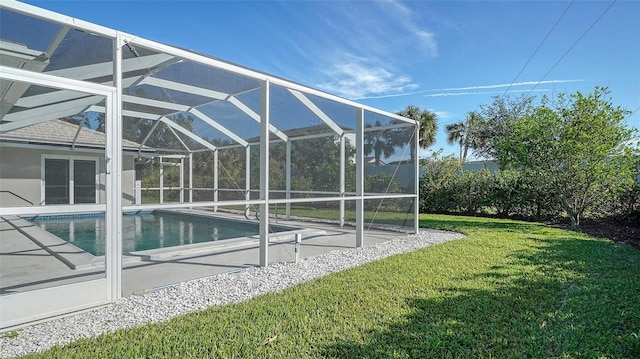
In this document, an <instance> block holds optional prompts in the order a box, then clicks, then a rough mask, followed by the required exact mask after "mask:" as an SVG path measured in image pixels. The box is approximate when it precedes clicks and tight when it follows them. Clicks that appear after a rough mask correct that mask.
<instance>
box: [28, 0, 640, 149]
mask: <svg viewBox="0 0 640 359" xmlns="http://www.w3.org/2000/svg"><path fill="white" fill-rule="evenodd" d="M25 2H27V3H30V4H33V5H36V6H39V7H42V8H45V9H49V10H52V11H56V12H59V13H62V14H65V15H69V16H73V17H77V18H80V19H83V20H86V21H90V22H93V23H97V24H100V25H104V26H106V27H110V28H114V29H118V30H122V31H125V32H128V33H131V34H133V35H137V36H141V37H145V38H148V39H151V40H156V41H159V42H163V43H167V44H171V45H175V46H179V47H183V48H188V49H192V50H195V51H198V52H202V53H206V54H208V55H211V56H215V57H218V58H221V59H224V60H228V61H231V62H234V63H237V64H240V65H243V66H247V67H251V68H254V69H257V70H260V71H264V72H267V73H271V74H273V75H276V76H280V77H284V78H287V79H289V80H292V81H294V82H298V83H302V84H305V85H308V86H311V87H314V88H318V89H321V90H325V91H327V92H330V93H333V94H337V95H340V96H343V97H345V98H348V99H352V100H356V101H358V102H361V103H363V104H366V105H370V106H374V107H377V108H380V109H383V110H386V111H389V112H397V111H400V110H402V109H403V108H405V107H406V106H407V105H415V106H418V107H420V108H423V109H429V110H431V111H434V112H436V113H437V114H438V117H439V132H438V135H437V142H436V144H435V145H434V146H433V147H432V148H431V149H433V150H437V149H440V148H442V149H444V152H445V153H453V154H457V153H458V149H457V146H449V145H447V143H446V134H445V132H444V126H445V125H446V124H449V123H452V122H456V121H459V120H462V119H463V118H464V117H465V115H466V114H467V113H468V112H469V111H473V110H478V109H479V107H480V105H482V104H490V103H491V102H492V96H496V95H503V94H505V93H507V94H508V95H510V96H514V97H517V96H519V95H521V94H526V93H529V94H533V95H536V96H538V97H540V96H542V95H547V96H550V97H552V96H554V94H556V93H558V92H569V93H572V92H576V91H581V92H583V93H589V92H591V91H592V90H593V89H594V87H595V86H596V85H599V86H607V87H609V89H610V90H611V97H612V99H613V102H614V104H615V105H620V106H621V107H623V108H626V109H627V110H629V111H635V112H634V113H633V114H632V115H631V116H629V117H628V119H627V123H628V125H629V126H632V127H636V128H640V110H639V109H638V108H639V107H640V2H639V1H621V0H619V1H615V2H614V1H574V2H571V1H531V2H527V1H512V2H502V1H500V2H498V1H393V0H390V1H357V2H347V1H233V2H226V1H158V0H154V1H143V0H129V1H25ZM554 25H555V28H554ZM552 29H553V31H551V30H552ZM545 37H546V40H545ZM543 40H544V42H543ZM541 44H542V45H541ZM540 45H541V46H540ZM536 49H537V52H536ZM534 52H535V56H533V57H532V55H534ZM525 65H526V66H525ZM507 90H508V92H507Z"/></svg>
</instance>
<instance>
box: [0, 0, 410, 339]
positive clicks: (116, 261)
mask: <svg viewBox="0 0 640 359" xmlns="http://www.w3.org/2000/svg"><path fill="white" fill-rule="evenodd" d="M0 9H1V10H7V11H11V12H15V13H19V14H22V15H25V16H28V17H33V18H38V19H42V20H45V21H47V22H52V23H55V24H59V25H61V26H62V27H64V28H65V29H66V31H68V30H69V29H77V30H81V31H84V32H87V33H92V34H97V35H99V36H102V37H104V38H108V39H111V40H112V42H113V57H112V59H113V64H112V65H113V80H112V85H105V84H99V83H95V82H91V81H85V80H77V79H69V78H65V77H61V76H55V75H53V74H47V73H46V72H45V73H37V72H33V71H28V70H19V69H14V68H11V67H8V66H4V64H2V63H0V79H4V80H7V81H19V82H23V83H28V84H36V85H41V86H49V87H53V88H60V89H66V90H73V91H78V92H82V93H90V94H93V95H97V96H102V97H104V98H105V99H106V101H105V105H104V107H102V106H99V105H97V104H93V105H92V106H90V107H89V109H91V110H92V111H97V112H101V111H102V112H103V113H104V114H105V119H106V129H107V130H106V131H105V135H106V146H105V156H106V159H107V163H106V178H107V182H106V187H105V191H106V193H107V197H106V204H104V205H103V204H95V205H83V206H72V205H70V206H50V205H47V206H33V207H0V216H12V215H25V214H27V215H34V214H49V213H58V212H65V213H79V212H83V211H87V210H91V211H100V212H105V217H106V221H107V228H108V229H109V230H108V233H107V236H106V239H107V240H106V253H108V255H107V256H106V261H107V262H106V270H105V274H106V278H105V280H101V281H100V282H99V283H98V282H91V283H90V286H91V287H90V289H87V290H89V291H91V292H93V297H96V296H97V297H99V298H100V300H95V299H91V300H87V301H86V303H84V304H82V305H76V306H73V307H68V308H62V309H60V308H57V309H56V308H53V309H45V310H43V311H40V312H39V313H30V314H28V315H23V316H22V317H15V318H14V317H11V319H9V320H5V318H8V317H5V315H7V314H5V308H6V310H7V311H10V310H12V309H15V308H16V306H19V303H20V301H10V302H9V301H8V300H9V298H10V296H0V307H2V308H3V314H2V316H0V330H4V329H6V328H11V327H15V326H18V325H21V324H24V323H28V322H33V321H37V320H42V319H46V318H50V317H53V316H56V315H60V314H64V313H67V312H70V311H75V310H79V309H86V308H90V307H94V306H98V305H103V304H106V303H111V302H115V301H116V300H118V299H119V298H120V297H121V281H122V279H121V274H122V259H121V254H122V213H123V212H124V211H130V210H145V209H157V208H199V207H214V208H217V207H218V206H220V205H225V206H229V205H243V206H259V212H260V255H259V264H260V265H261V266H266V265H268V263H269V253H268V249H269V246H268V244H269V217H270V216H269V214H270V209H269V207H270V205H274V204H284V205H285V206H286V208H287V216H288V215H289V213H290V207H291V204H295V203H302V202H329V201H333V202H339V203H340V212H341V218H340V225H343V224H344V207H345V201H354V202H355V209H356V220H355V222H356V238H355V245H356V246H358V247H360V246H363V245H364V244H365V238H364V237H365V229H364V227H365V226H364V222H365V220H364V212H365V209H364V203H365V201H366V200H375V199H409V200H413V208H412V210H413V223H412V229H413V231H414V232H417V231H418V188H419V186H418V173H419V171H418V161H417V159H416V160H415V161H414V163H413V164H412V165H413V173H414V177H413V179H412V180H413V184H414V188H413V191H412V192H411V193H384V194H376V193H366V191H365V152H364V141H365V133H366V132H367V131H368V130H371V129H369V128H367V125H366V123H365V117H366V116H367V114H372V115H375V116H381V117H384V118H387V119H389V120H391V121H395V124H393V125H385V126H381V127H379V128H375V129H374V130H383V129H386V128H402V127H408V128H412V129H413V134H414V137H413V140H412V141H411V143H410V144H409V146H414V148H413V149H412V150H413V151H414V153H415V154H416V156H417V154H418V149H419V145H418V143H419V141H418V138H417V136H418V123H416V122H415V121H413V120H410V119H407V118H404V117H401V116H398V115H396V114H392V113H388V112H385V111H382V110H379V109H376V108H373V107H370V106H365V105H363V104H360V103H357V102H354V101H351V100H346V99H343V98H340V97H339V96H335V95H332V94H328V93H325V92H323V91H320V90H316V89H313V88H309V87H306V86H303V85H300V84H297V83H294V82H291V81H288V80H285V79H282V78H279V77H275V76H271V75H268V74H265V73H262V72H259V71H255V70H251V69H248V68H245V67H241V66H237V65H235V64H231V63H228V62H225V61H222V60H219V59H215V58H212V57H209V56H205V55H202V54H198V53H194V52H191V51H187V50H183V49H179V48H175V47H172V46H169V45H165V44H161V43H158V42H155V41H151V40H147V39H144V38H140V37H137V36H134V35H131V34H127V33H124V32H120V31H117V30H113V29H109V28H106V27H103V26H99V25H96V24H92V23H89V22H86V21H83V20H79V19H75V18H71V17H68V16H65V15H61V14H58V13H55V12H51V11H48V10H44V9H41V8H38V7H35V6H32V5H28V4H24V3H20V2H17V1H13V0H7V1H3V2H2V3H1V4H0ZM65 34H66V32H65ZM58 36H64V34H63V31H61V32H60V34H59V35H58ZM137 47H139V48H144V49H148V50H150V51H154V52H157V53H158V54H159V55H167V57H169V58H171V61H188V62H190V63H194V64H200V65H203V66H207V67H211V68H215V69H218V70H221V71H226V72H228V73H231V74H234V75H239V76H242V77H245V78H248V79H253V80H256V81H257V82H258V83H259V84H260V89H259V93H260V113H257V112H255V111H253V110H252V109H251V108H250V107H249V106H247V105H246V104H244V103H243V102H242V101H241V100H239V99H238V98H237V97H236V96H233V94H225V93H219V94H215V93H211V92H207V91H211V90H209V89H204V88H194V89H191V88H187V86H188V85H186V84H176V83H170V82H163V83H162V84H163V85H165V86H167V88H168V87H169V86H174V87H176V88H179V89H180V90H183V91H196V92H202V93H205V92H206V93H208V94H210V96H211V98H213V97H215V96H217V97H219V98H220V101H227V102H229V103H230V104H232V105H233V106H235V107H236V108H237V109H239V110H240V111H242V112H244V113H245V114H246V115H247V116H249V117H251V118H253V119H254V120H255V121H257V122H258V123H259V125H260V135H259V143H258V144H251V143H249V141H248V140H247V139H243V138H242V137H240V136H237V137H234V136H236V135H235V134H234V133H233V131H232V130H231V129H227V128H225V127H224V126H223V125H221V124H219V123H217V122H216V121H215V119H212V118H210V117H208V116H207V115H206V114H204V113H202V112H201V111H199V110H198V109H197V108H195V107H191V108H189V107H180V106H181V104H178V103H175V102H174V103H168V104H166V103H164V104H163V103H160V102H159V101H155V102H153V101H151V100H143V99H140V98H135V97H132V96H130V95H127V94H125V88H126V87H127V86H128V85H130V83H131V82H132V81H136V79H134V78H127V77H124V76H123V72H124V70H123V66H124V65H125V62H126V61H127V60H125V59H124V56H123V49H126V48H129V49H130V48H137ZM156 80H157V79H156ZM157 81H158V80H157ZM158 83H160V82H158ZM180 85H182V86H180ZM274 86H279V87H282V88H284V89H286V90H287V91H289V93H290V94H291V95H292V96H293V97H294V98H295V99H297V100H298V101H299V102H300V104H302V106H304V107H306V108H307V109H308V110H309V111H310V112H311V113H313V114H314V115H315V116H317V117H318V118H319V119H320V121H321V123H322V124H323V125H324V126H326V127H328V128H329V129H330V130H331V131H332V132H329V133H328V134H322V135H323V136H336V137H337V138H338V141H339V142H338V143H339V146H340V157H341V160H340V163H339V173H340V184H339V191H338V193H336V194H335V195H329V196H312V197H309V198H293V197H292V196H291V190H290V189H291V177H292V173H291V143H292V141H295V140H301V139H302V138H303V137H299V138H295V137H289V136H288V135H287V134H286V131H284V130H281V129H279V128H278V127H277V126H276V125H275V124H274V123H272V122H271V120H270V113H271V111H270V106H271V93H272V88H273V87H274ZM310 97H314V98H315V97H317V98H320V99H323V100H326V101H331V102H334V103H337V104H340V105H344V106H347V107H349V108H352V109H354V110H355V113H356V118H355V124H356V126H355V129H353V130H350V131H349V130H344V129H343V128H341V127H340V125H339V124H337V123H336V122H334V121H333V120H332V118H331V116H330V115H329V114H327V113H326V112H325V111H323V109H321V108H319V107H318V106H317V105H316V104H314V102H313V101H312V100H310ZM73 100H74V99H69V100H68V101H73ZM56 101H58V100H56ZM65 101H66V100H65ZM61 103H63V104H64V103H65V102H64V101H62V102H61ZM125 103H134V104H138V105H144V106H148V107H151V106H155V107H157V108H158V109H166V108H168V107H175V108H176V111H177V110H179V111H185V112H189V113H191V114H193V115H194V116H196V117H198V118H200V119H203V120H204V121H205V122H207V123H208V124H209V125H210V126H211V127H214V128H217V129H218V130H220V131H221V132H223V133H225V134H226V135H227V136H229V137H230V138H231V139H235V142H236V145H232V146H229V147H234V146H236V147H239V148H245V159H246V167H247V168H246V173H245V176H246V188H245V189H244V190H245V191H246V195H245V198H244V200H237V201H224V203H222V202H219V201H218V192H215V197H214V200H213V201H200V202H193V197H192V189H193V185H192V184H191V183H190V184H189V189H190V192H189V200H188V202H184V201H180V203H164V204H148V205H139V204H132V205H123V203H122V195H121V193H122V178H121V176H122V163H121V161H120V159H121V158H122V156H123V146H122V141H121V140H122V138H123V133H122V132H123V116H134V115H137V116H139V117H140V118H145V117H149V116H150V115H152V113H144V112H134V111H132V110H129V109H125V106H124V105H125ZM49 105H52V104H45V105H43V106H49ZM3 117H4V114H3ZM156 119H157V123H161V122H162V123H165V124H167V125H168V126H169V127H170V128H171V130H172V131H174V133H182V134H184V135H185V136H187V137H189V138H191V139H192V140H194V141H195V142H200V141H204V143H203V142H200V143H201V144H202V145H203V146H204V147H206V150H211V151H212V152H213V154H214V158H215V159H216V160H215V161H216V163H217V158H218V149H219V148H218V147H216V146H215V145H213V144H211V143H209V142H207V141H206V140H204V139H203V138H202V137H201V136H200V135H199V134H197V133H194V132H192V131H189V130H188V129H185V128H183V127H180V126H179V125H177V124H175V123H168V120H164V119H163V117H162V116H158V117H157V118H156ZM36 120H37V119H36ZM0 121H2V119H1V118H0ZM29 121H32V120H29ZM25 123H26V122H25ZM4 124H11V126H12V127H6V128H14V127H18V126H20V123H19V121H14V122H9V121H4V122H3V125H4ZM0 126H2V125H0ZM220 126H221V127H220ZM2 131H4V130H3V129H2V128H0V133H1V132H2ZM185 131H186V132H185ZM187 132H188V133H187ZM149 134H151V133H149ZM347 134H348V135H352V136H353V137H354V139H355V144H356V145H355V168H356V171H355V175H356V176H355V177H356V179H355V181H356V183H355V187H356V188H355V193H350V194H347V193H346V189H345V186H346V185H345V157H346V154H345V146H346V143H347V140H346V136H347ZM176 136H177V135H176ZM274 138H275V139H276V140H277V141H282V142H284V143H285V146H286V158H287V160H286V162H287V166H286V174H285V186H286V188H287V190H286V191H285V192H286V194H285V198H278V199H276V198H271V197H270V193H271V192H272V190H271V188H270V181H269V172H270V158H269V156H270V148H271V147H270V146H271V143H272V141H274ZM304 138H306V137H304ZM309 138H311V137H309ZM252 145H257V146H259V163H260V167H259V184H260V188H259V198H257V199H252V198H251V188H250V185H249V184H250V180H251V179H250V174H251V173H250V172H251V169H250V165H249V162H250V161H249V160H250V153H251V146H252ZM193 152H196V151H191V152H189V154H188V155H189V160H188V161H189V171H191V169H192V168H193V164H192V157H191V154H192V153H193ZM189 173H190V175H189V181H191V180H192V175H191V172H189ZM217 176H218V168H217V165H216V166H215V168H214V177H215V178H216V180H215V181H214V183H216V186H217ZM181 181H182V179H181ZM181 186H182V184H181ZM214 190H216V188H214ZM75 288H76V289H74V290H78V291H82V290H83V289H82V286H76V287H75ZM51 290H55V291H60V290H66V289H65V288H63V287H54V288H53V289H51ZM45 291H46V290H45ZM43 293H45V292H40V291H33V292H27V293H21V296H22V297H20V298H26V297H27V296H28V297H29V298H31V299H28V300H26V301H25V302H29V301H32V302H34V303H35V301H36V298H38V297H39V296H41V295H43ZM16 298H17V297H16ZM20 300H24V299H20Z"/></svg>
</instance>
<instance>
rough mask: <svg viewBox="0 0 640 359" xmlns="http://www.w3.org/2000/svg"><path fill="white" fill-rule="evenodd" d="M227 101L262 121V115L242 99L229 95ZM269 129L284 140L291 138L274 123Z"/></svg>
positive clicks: (257, 120)
mask: <svg viewBox="0 0 640 359" xmlns="http://www.w3.org/2000/svg"><path fill="white" fill-rule="evenodd" d="M227 101H229V102H230V103H231V104H233V105H234V106H236V107H237V108H238V109H240V111H242V112H244V113H246V114H247V115H249V117H251V118H252V119H254V120H255V121H256V122H258V123H260V115H258V114H257V113H256V112H255V111H254V110H252V109H251V108H250V107H249V106H247V105H245V104H244V103H243V102H242V101H240V100H238V99H237V98H236V97H234V96H229V98H227ZM269 131H270V132H271V133H273V134H274V135H276V136H278V137H279V138H280V139H281V140H283V141H285V142H286V141H287V140H288V139H289V137H288V136H287V135H285V134H284V133H283V132H282V131H280V130H279V129H277V128H276V127H275V126H273V125H272V124H269Z"/></svg>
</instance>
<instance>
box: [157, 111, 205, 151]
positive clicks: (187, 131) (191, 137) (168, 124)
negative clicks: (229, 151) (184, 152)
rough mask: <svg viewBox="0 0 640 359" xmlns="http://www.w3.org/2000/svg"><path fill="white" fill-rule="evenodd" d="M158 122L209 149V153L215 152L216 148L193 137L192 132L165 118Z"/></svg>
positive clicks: (195, 136) (197, 137)
mask: <svg viewBox="0 0 640 359" xmlns="http://www.w3.org/2000/svg"><path fill="white" fill-rule="evenodd" d="M160 122H162V123H164V124H165V125H167V126H169V127H171V128H173V129H175V130H177V131H178V132H180V133H182V134H183V135H185V136H187V137H189V138H190V139H192V140H194V141H196V142H198V143H199V144H201V145H203V146H205V147H207V148H208V149H210V150H211V151H215V150H216V146H214V145H212V144H210V143H209V142H207V141H205V140H203V139H202V138H200V137H199V136H197V135H195V134H194V133H193V132H191V131H189V130H187V129H186V128H184V127H182V126H180V125H178V124H177V123H175V122H173V121H171V120H169V119H168V118H166V117H161V118H160Z"/></svg>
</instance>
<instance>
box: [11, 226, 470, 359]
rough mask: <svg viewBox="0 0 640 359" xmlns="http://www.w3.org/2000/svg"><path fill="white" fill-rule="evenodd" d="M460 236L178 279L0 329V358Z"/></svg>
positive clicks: (418, 237) (434, 233) (423, 233)
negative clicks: (12, 329) (47, 318)
mask: <svg viewBox="0 0 640 359" xmlns="http://www.w3.org/2000/svg"><path fill="white" fill-rule="evenodd" d="M462 237H463V235H462V234H459V233H452V232H446V231H439V230H432V229H420V232H419V233H418V234H411V235H405V236H402V237H398V238H396V239H394V240H391V241H387V242H383V243H378V244H372V245H366V246H364V247H361V248H350V249H345V250H336V251H332V252H330V253H327V254H324V255H321V256H317V257H313V258H307V259H305V260H302V261H300V262H298V263H294V262H288V263H277V264H274V265H272V266H268V267H255V268H249V269H246V270H242V271H238V272H232V273H225V274H219V275H215V276H212V277H208V278H203V279H197V280H193V281H188V282H183V283H179V284H176V285H174V286H170V287H166V288H163V289H161V290H158V291H155V292H152V293H148V294H144V295H139V296H138V295H133V296H129V297H126V298H122V299H121V300H119V301H118V302H116V303H115V304H113V305H109V306H106V307H102V308H100V309H96V310H92V311H87V312H82V313H79V314H77V315H72V316H68V317H63V318H60V319H55V320H52V321H49V322H45V323H42V324H36V325H32V326H28V327H25V328H22V329H18V330H17V336H15V337H14V338H11V335H9V333H11V332H9V333H3V334H0V357H2V358H10V357H14V356H19V355H25V354H29V353H35V352H41V351H44V350H46V349H48V348H50V347H52V346H54V345H65V344H68V343H71V342H73V341H75V340H78V339H80V338H89V337H94V336H98V335H100V334H102V333H107V332H113V331H115V330H117V329H120V328H129V327H133V326H137V325H141V324H145V323H149V322H162V321H166V320H168V319H170V318H172V317H174V316H177V315H181V314H185V313H190V312H194V311H198V310H202V309H205V308H207V307H210V306H214V305H222V304H228V303H237V302H241V301H244V300H247V299H249V298H252V297H254V296H256V295H259V294H263V293H268V292H277V291H280V290H283V289H285V288H287V287H290V286H293V285H296V284H299V283H302V282H306V281H309V280H311V279H314V278H318V277H322V276H324V275H327V274H329V273H333V272H337V271H341V270H344V269H347V268H351V267H355V266H358V265H360V264H363V263H367V262H371V261H374V260H377V259H381V258H385V257H388V256H391V255H394V254H398V253H404V252H410V251H414V250H416V249H418V248H422V247H426V246H428V245H431V244H438V243H443V242H446V241H450V240H454V239H459V238H462Z"/></svg>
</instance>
